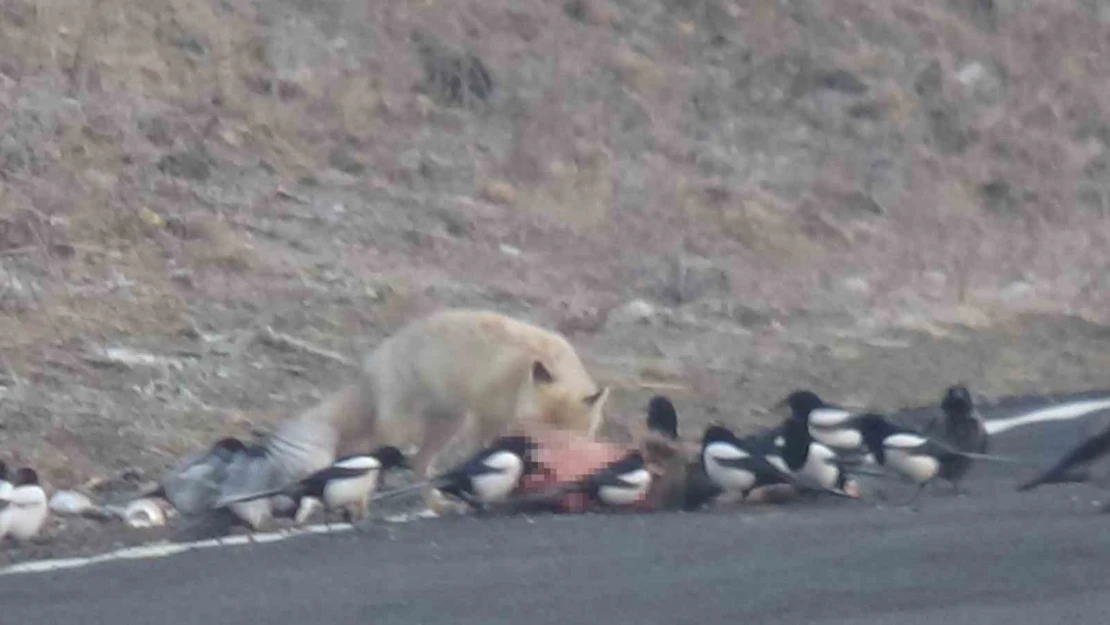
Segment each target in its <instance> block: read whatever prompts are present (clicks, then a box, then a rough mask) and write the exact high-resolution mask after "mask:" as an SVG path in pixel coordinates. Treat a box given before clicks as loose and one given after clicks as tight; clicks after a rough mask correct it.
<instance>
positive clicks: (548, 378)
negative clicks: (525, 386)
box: [532, 360, 555, 384]
mask: <svg viewBox="0 0 1110 625" xmlns="http://www.w3.org/2000/svg"><path fill="white" fill-rule="evenodd" d="M532 381H534V382H538V383H540V384H551V383H552V382H554V381H555V376H553V375H551V372H550V371H548V370H547V367H545V366H543V363H542V362H540V361H538V360H537V361H535V362H533V363H532Z"/></svg>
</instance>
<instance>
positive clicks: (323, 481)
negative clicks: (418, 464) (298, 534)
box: [216, 445, 409, 524]
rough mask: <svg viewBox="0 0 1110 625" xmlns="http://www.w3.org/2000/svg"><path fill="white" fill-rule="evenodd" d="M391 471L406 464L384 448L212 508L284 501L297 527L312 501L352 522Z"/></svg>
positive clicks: (400, 456)
mask: <svg viewBox="0 0 1110 625" xmlns="http://www.w3.org/2000/svg"><path fill="white" fill-rule="evenodd" d="M394 468H409V464H408V461H407V460H406V459H405V456H404V454H402V453H401V450H399V449H397V448H396V447H394V446H392V445H384V446H382V447H379V448H378V449H376V450H374V451H373V452H371V453H369V454H351V455H347V456H343V457H341V458H338V459H336V460H335V461H334V462H333V463H332V464H331V465H330V466H328V467H326V468H324V469H320V470H319V471H316V472H315V473H312V474H311V475H308V476H307V477H304V478H302V479H300V480H298V481H297V482H295V483H293V484H290V485H288V486H284V487H281V488H274V489H269V490H265V491H260V492H257V493H251V494H249V495H242V496H236V497H230V498H225V499H221V500H219V501H217V503H216V505H217V506H225V505H230V504H232V503H243V502H247V501H253V500H257V499H262V498H270V497H273V498H278V497H285V498H288V499H290V500H292V502H294V505H295V510H296V513H295V516H294V521H295V522H296V523H298V524H300V523H303V522H304V520H305V519H306V518H307V517H308V515H309V514H310V513H311V510H312V500H315V501H319V502H321V503H323V505H324V508H325V509H326V510H338V511H340V512H341V513H342V515H343V518H344V520H345V521H347V522H354V521H356V520H359V519H361V518H363V516H365V514H366V511H367V508H368V505H369V500H370V496H371V495H372V494H373V493H374V491H375V490H376V489H377V487H378V484H379V481H380V479H381V477H382V475H383V473H384V472H385V471H388V470H390V469H394Z"/></svg>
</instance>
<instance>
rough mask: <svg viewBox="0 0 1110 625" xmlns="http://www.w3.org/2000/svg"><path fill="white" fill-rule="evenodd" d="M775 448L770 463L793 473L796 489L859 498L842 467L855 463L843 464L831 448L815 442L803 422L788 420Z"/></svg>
mask: <svg viewBox="0 0 1110 625" xmlns="http://www.w3.org/2000/svg"><path fill="white" fill-rule="evenodd" d="M775 446H776V451H777V453H776V454H773V455H769V456H768V460H769V461H770V462H771V463H773V464H775V466H776V467H777V468H778V469H780V470H782V471H783V472H785V473H789V474H790V475H791V476H792V477H793V478H794V481H795V486H798V487H800V488H802V489H804V490H812V491H817V492H827V493H830V494H833V495H837V496H840V497H847V498H851V499H854V498H856V497H857V496H858V495H859V493H858V491H856V490H855V488H854V486H852V485H851V481H850V480H849V476H848V473H847V472H845V471H844V470H843V468H842V465H843V464H851V463H850V462H848V461H841V460H840V459H839V458H838V456H837V454H836V452H834V451H833V450H832V449H831V448H829V447H827V446H826V445H823V444H821V443H819V442H817V441H815V440H813V437H812V436H811V435H810V432H809V428H807V427H806V424H805V423H803V422H802V421H799V420H797V419H787V420H786V421H785V422H784V423H783V428H782V434H781V436H779V437H777V438H776V440H775ZM849 491H851V492H849Z"/></svg>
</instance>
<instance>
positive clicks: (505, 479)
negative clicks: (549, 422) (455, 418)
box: [371, 435, 539, 510]
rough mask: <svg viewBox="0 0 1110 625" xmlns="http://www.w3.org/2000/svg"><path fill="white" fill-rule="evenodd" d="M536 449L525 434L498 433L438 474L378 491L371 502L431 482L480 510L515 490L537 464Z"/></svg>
mask: <svg viewBox="0 0 1110 625" xmlns="http://www.w3.org/2000/svg"><path fill="white" fill-rule="evenodd" d="M536 449H537V445H536V442H535V441H533V440H532V439H531V438H528V437H527V436H520V435H514V436H502V437H500V438H498V439H496V440H495V441H493V443H492V444H490V446H489V447H487V448H485V449H483V450H482V451H480V452H478V453H477V454H475V455H474V456H472V457H471V458H470V459H468V460H466V461H465V462H463V463H460V464H459V465H457V466H455V467H454V468H452V469H450V470H448V471H446V472H444V473H443V474H441V475H439V476H436V477H433V478H431V479H428V480H424V481H422V482H417V483H415V484H410V485H408V486H404V487H401V488H396V489H393V490H391V491H388V492H385V493H381V494H380V495H378V496H375V497H373V498H371V501H376V500H378V499H385V498H389V497H394V496H396V495H400V494H402V493H406V492H408V491H411V490H415V489H418V488H423V487H425V486H429V485H431V486H433V487H435V488H437V489H439V491H440V492H442V493H443V494H445V495H448V496H450V497H454V498H456V499H460V500H462V501H464V502H466V503H467V504H468V505H470V506H471V507H472V508H475V509H478V510H482V509H484V508H486V507H487V506H489V505H490V504H496V503H501V502H504V501H505V500H506V499H507V498H508V497H509V495H510V494H512V492H513V491H514V490H516V487H517V486H518V485H519V484H520V480H521V478H523V477H524V476H525V475H527V474H529V473H531V472H532V471H534V470H536V469H537V468H538V467H539V464H538V463H537V462H536V461H535V459H534V454H535V451H536Z"/></svg>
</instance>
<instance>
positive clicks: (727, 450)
mask: <svg viewBox="0 0 1110 625" xmlns="http://www.w3.org/2000/svg"><path fill="white" fill-rule="evenodd" d="M767 443H768V442H767V440H766V438H765V437H762V438H760V437H748V438H740V437H738V436H737V435H736V434H735V433H733V432H732V430H730V429H728V428H726V427H724V426H722V425H711V426H709V427H708V428H706V430H705V433H704V434H703V435H702V449H701V462H702V467H703V470H704V471H705V474H706V475H707V476H708V477H709V479H710V480H711V481H712V482H713V483H714V484H716V485H717V486H718V487H719V488H720V489H721V490H723V491H725V492H732V493H739V494H740V495H742V496H743V497H747V496H748V494H749V493H750V492H751V491H752V490H754V489H756V488H759V487H762V486H770V485H772V484H786V483H790V482H791V481H792V480H791V476H790V475H789V473H788V472H787V471H784V470H783V469H781V468H779V467H776V466H775V465H774V464H773V463H772V462H771V461H770V460H769V459H768V458H767V457H766V455H765V452H767V451H769V450H770V449H771V447H770V446H769V445H768V444H767Z"/></svg>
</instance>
